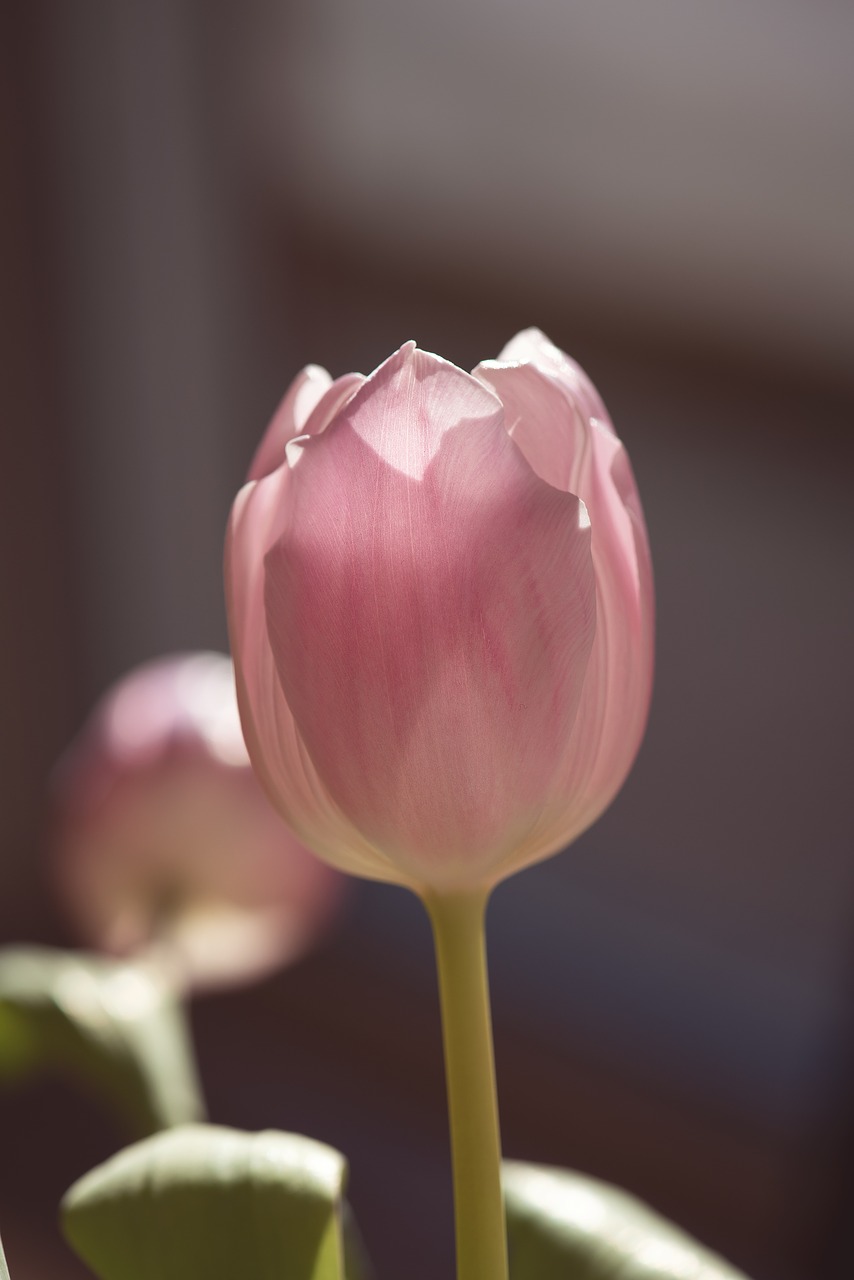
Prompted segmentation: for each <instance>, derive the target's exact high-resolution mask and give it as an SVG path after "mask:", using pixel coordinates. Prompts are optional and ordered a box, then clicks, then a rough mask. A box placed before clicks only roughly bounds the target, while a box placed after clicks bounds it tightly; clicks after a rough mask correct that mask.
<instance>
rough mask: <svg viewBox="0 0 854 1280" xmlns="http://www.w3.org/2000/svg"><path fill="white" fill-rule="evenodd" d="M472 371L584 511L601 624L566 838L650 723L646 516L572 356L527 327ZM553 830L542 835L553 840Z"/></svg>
mask: <svg viewBox="0 0 854 1280" xmlns="http://www.w3.org/2000/svg"><path fill="white" fill-rule="evenodd" d="M508 360H522V361H524V363H508ZM475 373H476V375H477V376H478V377H479V378H481V379H482V380H483V381H484V382H485V383H486V384H487V385H488V386H490V387H492V388H493V389H494V390H495V391H496V392H497V393H498V395H499V396H500V397H501V400H502V402H503V403H504V406H505V411H506V413H507V423H508V430H509V432H510V434H511V435H512V438H513V439H514V441H515V442H516V443H517V444H518V445H519V447H520V448H521V449H522V451H523V453H524V454H525V456H526V458H527V459H528V461H529V463H530V464H531V466H532V467H533V468H534V470H535V471H536V472H537V474H538V475H540V476H542V477H543V478H544V479H546V480H548V481H549V482H550V483H552V484H556V485H558V486H559V487H561V488H565V489H568V490H569V491H570V492H573V493H575V494H577V495H578V496H579V497H580V498H581V499H582V500H583V501H584V503H585V505H586V506H587V508H588V510H589V513H590V521H591V528H592V554H593V563H594V566H595V573H596V584H597V606H596V607H597V632H596V641H595V644H594V648H593V653H592V655H591V660H590V664H589V668H588V672H587V677H586V682H585V688H584V694H583V696H582V702H581V707H580V709H579V714H578V718H577V720H576V723H575V727H574V731H573V735H572V738H571V740H570V744H569V751H568V754H567V758H566V766H565V767H566V770H567V775H566V776H567V781H568V786H569V787H570V788H571V790H572V791H573V792H574V793H575V794H576V795H577V797H578V803H577V804H575V805H572V804H570V805H568V806H567V807H566V809H565V812H564V815H563V817H562V819H561V822H562V840H561V843H567V842H568V841H569V840H571V839H574V838H575V836H577V835H578V834H580V832H581V831H582V830H584V829H585V828H586V827H587V826H589V825H590V823H591V822H593V821H594V820H595V818H596V817H598V816H599V814H600V813H601V812H602V811H603V809H605V807H606V806H607V805H608V804H609V803H610V801H611V799H612V798H613V796H614V795H615V794H616V792H617V790H618V789H619V787H620V786H621V785H622V783H623V781H624V779H625V776H626V774H627V772H628V770H629V768H630V767H631V764H632V762H633V760H634V757H635V755H636V753H637V749H638V746H639V745H640V741H641V737H642V735H643V730H644V727H645V724H646V717H647V712H648V708H649V701H650V695H651V689H652V666H653V590H652V569H651V561H650V554H649V545H648V541H647V535H646V528H645V524H644V519H643V513H642V510H641V505H640V499H639V496H638V492H637V487H636V485H635V481H634V477H633V476H632V472H631V467H630V465H629V461H628V457H627V455H626V453H625V450H624V449H623V446H622V444H621V443H620V441H619V439H618V438H617V436H616V434H615V432H614V429H613V427H612V425H611V422H610V419H609V418H608V416H607V412H606V410H605V408H604V406H603V404H602V402H601V400H600V398H599V396H598V393H597V392H596V389H595V387H593V384H592V383H591V382H590V380H589V379H588V378H587V376H586V375H585V374H584V372H583V371H582V370H581V369H580V368H579V366H578V365H577V364H576V363H575V361H573V360H570V358H569V357H568V356H564V354H563V353H562V352H560V351H559V350H558V348H556V347H554V346H552V344H551V343H550V342H549V341H548V339H547V338H545V337H544V335H542V334H540V333H539V332H538V331H536V330H530V331H527V332H526V333H523V334H520V335H518V337H517V338H515V339H514V340H513V341H512V342H511V343H509V344H508V346H507V347H506V348H505V349H504V351H503V352H502V359H501V361H495V362H493V361H487V362H485V363H484V364H482V365H480V366H478V368H477V369H476V370H475ZM554 838H555V837H554V835H553V834H552V833H550V834H549V835H548V836H547V837H544V839H545V840H546V843H550V844H553V843H554ZM536 856H541V855H540V854H539V853H537V854H536Z"/></svg>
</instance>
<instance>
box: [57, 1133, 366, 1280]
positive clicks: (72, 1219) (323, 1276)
mask: <svg viewBox="0 0 854 1280" xmlns="http://www.w3.org/2000/svg"><path fill="white" fill-rule="evenodd" d="M346 1174H347V1165H346V1162H345V1160H344V1157H343V1156H341V1155H339V1153H338V1152H337V1151H334V1150H333V1149H332V1147H327V1146H324V1145H323V1144H322V1143H320V1142H314V1141H312V1140H311V1139H310V1138H302V1137H299V1136H298V1135H296V1134H290V1133H277V1132H275V1131H272V1130H270V1131H268V1132H265V1133H241V1132H239V1131H238V1130H237V1129H225V1128H220V1127H218V1126H214V1125H187V1126H184V1127H182V1128H178V1129H172V1130H170V1131H169V1132H167V1133H161V1134H158V1135H157V1136H156V1137H153V1138H147V1139H145V1141H143V1142H138V1143H136V1144H135V1145H134V1146H132V1147H127V1148H126V1149H125V1150H124V1151H120V1152H119V1154H118V1155H116V1156H113V1158H112V1159H111V1160H108V1161H107V1162H106V1164H102V1165H100V1166H99V1167H98V1168H97V1169H93V1170H92V1171H91V1172H90V1173H88V1174H86V1175H85V1177H83V1178H81V1179H80V1181H79V1182H77V1183H75V1184H74V1186H73V1187H72V1188H71V1190H70V1191H68V1192H67V1194H66V1196H65V1198H64V1200H63V1203H62V1216H63V1227H64V1230H65V1234H66V1237H67V1239H68V1241H69V1243H70V1244H71V1245H72V1247H73V1248H74V1249H75V1250H76V1252H77V1253H78V1254H79V1255H80V1257H81V1258H82V1259H83V1261H84V1262H86V1263H87V1264H88V1266H90V1267H91V1268H92V1270H93V1271H94V1272H95V1274H96V1276H98V1277H99V1280H238V1278H240V1280H345V1275H346V1273H345V1269H344V1241H343V1232H342V1215H343V1212H344V1207H343V1200H342V1197H343V1191H344V1183H345V1179H346ZM356 1274H357V1273H351V1277H350V1280H356Z"/></svg>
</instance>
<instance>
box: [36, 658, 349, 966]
mask: <svg viewBox="0 0 854 1280" xmlns="http://www.w3.org/2000/svg"><path fill="white" fill-rule="evenodd" d="M52 852H53V859H52V870H53V872H54V875H55V879H56V881H57V883H58V887H59V890H60V893H61V896H62V898H63V900H64V902H65V905H66V906H67V909H68V911H69V914H70V915H71V917H72V919H73V920H74V922H75V924H76V926H77V928H78V931H79V933H80V936H81V938H82V940H83V941H85V942H86V943H88V944H89V945H93V946H95V947H97V948H99V949H101V950H105V951H108V952H110V953H113V954H117V955H133V954H138V953H141V952H144V951H146V950H148V949H153V950H154V951H155V952H157V953H159V954H160V955H161V956H162V957H163V958H164V959H165V960H166V961H167V962H168V963H169V964H170V967H171V968H172V969H173V970H175V971H176V976H177V977H178V979H179V980H180V981H182V982H184V983H187V984H190V985H193V986H212V985H223V984H227V983H230V982H233V981H239V980H242V979H246V978H250V977H254V976H258V975H260V974H261V973H263V972H265V971H267V970H269V969H271V968H274V967H275V966H276V965H278V964H282V963H285V962H286V961H288V960H290V959H293V958H295V956H296V955H298V954H299V953H300V952H301V951H302V950H303V949H304V948H305V947H306V946H307V945H308V944H309V943H310V941H311V940H312V939H313V937H314V936H315V934H316V933H317V932H318V931H319V930H320V929H321V928H322V927H323V925H324V924H325V923H326V921H327V919H328V917H329V916H330V914H331V912H332V910H333V908H334V906H335V905H336V903H337V899H338V896H339V884H340V882H339V879H338V877H337V876H335V874H334V872H332V871H331V870H330V868H329V867H327V866H324V865H323V864H322V863H321V862H319V861H318V860H317V859H316V858H315V857H313V856H312V855H311V854H310V853H309V852H308V851H307V850H306V849H305V848H303V847H302V845H300V844H299V843H298V842H297V840H296V838H295V837H294V835H293V834H292V832H291V831H290V830H289V829H288V828H287V827H286V826H285V824H284V823H283V822H282V821H281V819H280V818H279V816H278V814H277V813H276V812H275V811H274V810H273V808H272V807H271V806H270V804H269V802H268V800H267V798H266V796H265V795H264V793H263V791H262V789H261V787H260V786H259V785H258V782H257V780H256V778H255V776H254V773H253V771H252V768H251V765H250V763H249V757H248V755H247V752H246V747H245V745H244V741H243V735H242V732H241V728H240V720H239V716H238V713H237V703H236V698H235V690H234V677H233V672H232V666H231V661H230V660H229V659H228V658H227V657H225V656H224V655H221V654H215V653H195V654H187V655H183V656H179V657H174V658H166V659H161V660H159V661H155V662H151V663H148V664H147V665H145V666H143V667H140V668H138V669H137V670H136V671H134V672H132V673H131V674H130V675H129V676H127V677H125V678H124V679H123V680H121V681H120V682H119V683H118V684H117V685H116V686H115V687H114V688H113V689H111V690H110V691H109V692H108V693H107V694H106V695H105V697H104V698H103V699H102V701H101V702H100V704H99V705H98V706H97V707H96V708H95V710H94V712H93V713H92V716H91V718H90V720H89V722H88V723H87V724H86V726H85V727H84V729H83V731H82V733H81V734H80V736H79V737H78V739H77V740H76V741H75V743H74V744H73V745H72V747H71V748H70V749H69V751H68V753H67V755H66V756H65V758H64V759H63V760H62V761H61V763H60V766H59V769H58V771H57V775H56V779H55V787H54V824H53V850H52Z"/></svg>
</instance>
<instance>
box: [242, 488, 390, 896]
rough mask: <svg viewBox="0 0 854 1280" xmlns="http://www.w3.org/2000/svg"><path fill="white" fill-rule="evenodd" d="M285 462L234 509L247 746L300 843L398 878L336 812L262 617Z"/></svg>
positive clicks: (358, 869)
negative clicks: (298, 720) (303, 735)
mask: <svg viewBox="0 0 854 1280" xmlns="http://www.w3.org/2000/svg"><path fill="white" fill-rule="evenodd" d="M291 480H292V476H291V471H290V469H289V467H288V466H287V465H283V466H281V467H280V468H279V469H278V471H275V472H273V473H272V474H271V475H269V476H267V477H265V478H264V479H263V480H260V481H257V482H252V483H250V484H248V485H246V486H245V487H244V488H243V489H242V490H241V491H240V493H239V494H238V495H237V498H236V500H235V503H234V506H233V508H232V512H231V519H230V521H229V526H228V533H227V535H226V547H225V591H226V602H227V607H228V624H229V634H230V639H231V648H232V653H233V655H234V668H235V678H236V683H237V699H238V703H239V706H240V718H241V721H242V724H243V732H244V736H245V738H246V745H247V748H248V750H249V755H250V758H251V760H252V764H253V766H254V768H255V771H256V773H257V775H258V777H259V778H260V780H261V782H262V784H263V786H264V789H265V790H266V791H267V794H268V795H269V797H270V799H271V800H272V801H273V804H274V805H275V806H276V808H277V809H278V810H279V812H280V813H282V815H283V816H284V818H285V819H286V820H287V821H288V822H289V823H290V825H291V826H292V827H293V828H294V830H295V831H296V832H297V833H298V834H299V835H300V836H301V838H302V839H303V840H304V841H305V843H306V844H307V845H308V846H309V848H311V849H312V850H313V851H314V852H315V853H318V854H320V855H321V856H322V857H323V858H325V859H326V861H328V862H330V863H332V864H333V865H334V866H339V867H341V868H342V869H343V870H345V871H349V872H353V873H355V874H357V875H363V876H367V877H368V878H371V879H377V880H394V879H397V878H398V877H397V876H396V874H395V873H394V871H393V870H392V869H391V868H390V867H389V866H388V865H387V863H386V860H385V859H384V858H383V856H382V854H380V853H379V852H377V851H376V850H374V849H372V848H371V847H370V846H369V845H368V844H367V842H366V841H365V840H364V839H363V838H362V836H361V835H360V834H359V832H357V831H356V830H355V828H353V827H351V825H350V824H349V823H348V822H347V820H346V819H345V818H343V816H342V815H341V814H340V812H339V811H338V810H337V808H336V806H335V804H334V803H333V801H332V800H331V799H330V797H329V795H328V793H327V792H326V790H325V788H324V786H323V784H322V783H321V782H320V781H319V780H318V778H317V774H316V771H315V769H314V766H313V764H312V762H311V760H310V759H309V757H308V755H307V753H306V751H305V749H304V747H303V744H302V742H301V740H300V737H299V734H298V733H297V730H296V726H295V725H294V721H293V716H292V715H291V711H290V708H289V707H288V704H287V702H286V700H285V697H284V694H283V693H282V689H281V685H280V683H279V679H278V676H277V675H276V670H275V665H274V662H273V655H272V653H271V651H270V645H269V639H268V636H267V627H266V620H265V615H264V556H265V553H266V551H267V548H268V547H269V546H270V545H271V544H272V543H273V542H274V541H275V540H276V538H277V537H278V536H280V533H281V528H282V526H283V524H284V523H285V522H286V520H287V504H288V501H289V496H290V488H291Z"/></svg>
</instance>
